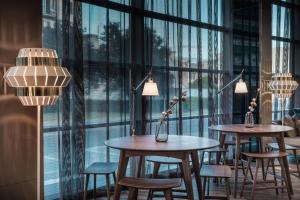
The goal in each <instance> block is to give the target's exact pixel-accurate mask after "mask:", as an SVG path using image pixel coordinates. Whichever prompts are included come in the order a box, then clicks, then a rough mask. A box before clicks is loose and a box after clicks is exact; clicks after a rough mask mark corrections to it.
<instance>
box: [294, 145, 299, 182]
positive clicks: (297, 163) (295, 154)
mask: <svg viewBox="0 0 300 200" xmlns="http://www.w3.org/2000/svg"><path fill="white" fill-rule="evenodd" d="M293 154H294V158H295V162H296V167H297V172H298V178H299V179H300V169H299V161H298V158H297V150H293Z"/></svg>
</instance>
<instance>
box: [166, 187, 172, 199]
mask: <svg viewBox="0 0 300 200" xmlns="http://www.w3.org/2000/svg"><path fill="white" fill-rule="evenodd" d="M164 194H165V198H166V200H173V197H172V190H171V189H168V190H165V191H164Z"/></svg>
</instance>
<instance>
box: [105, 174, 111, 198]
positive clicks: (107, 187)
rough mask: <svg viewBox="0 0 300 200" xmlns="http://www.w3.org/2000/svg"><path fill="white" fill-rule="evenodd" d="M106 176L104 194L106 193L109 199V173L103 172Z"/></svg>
mask: <svg viewBox="0 0 300 200" xmlns="http://www.w3.org/2000/svg"><path fill="white" fill-rule="evenodd" d="M105 178H106V194H107V199H108V200H109V199H110V183H109V174H105Z"/></svg>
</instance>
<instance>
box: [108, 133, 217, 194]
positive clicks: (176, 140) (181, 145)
mask: <svg viewBox="0 0 300 200" xmlns="http://www.w3.org/2000/svg"><path fill="white" fill-rule="evenodd" d="M105 145H106V146H108V147H111V148H114V149H119V150H120V158H119V159H120V161H119V167H118V174H117V185H116V187H115V194H114V199H115V200H119V199H120V193H121V186H120V185H119V184H118V181H119V180H121V179H122V178H123V177H124V176H125V172H126V168H127V164H128V160H129V157H132V156H139V157H140V162H139V168H138V173H137V176H140V171H141V165H142V159H143V157H144V156H167V157H174V158H178V159H181V160H182V168H183V179H184V181H185V185H186V190H187V193H188V199H190V200H191V199H194V194H193V186H192V175H191V171H190V167H189V156H191V158H192V163H193V169H194V173H195V178H196V183H197V189H198V194H199V198H196V199H202V189H201V188H202V186H201V181H200V165H199V159H198V151H199V150H204V149H209V148H213V147H216V146H218V145H219V142H218V141H217V140H213V139H208V138H203V137H194V136H176V135H170V136H169V140H168V142H156V141H155V138H154V136H153V135H143V136H127V137H121V138H114V139H110V140H107V141H105Z"/></svg>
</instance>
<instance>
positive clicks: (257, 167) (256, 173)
mask: <svg viewBox="0 0 300 200" xmlns="http://www.w3.org/2000/svg"><path fill="white" fill-rule="evenodd" d="M259 161H261V162H263V160H260V159H256V167H255V175H254V179H253V185H252V192H251V199H252V200H253V199H254V192H255V189H256V181H257V175H258V169H259Z"/></svg>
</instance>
